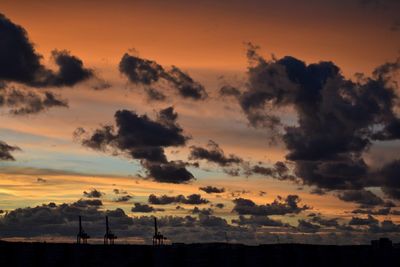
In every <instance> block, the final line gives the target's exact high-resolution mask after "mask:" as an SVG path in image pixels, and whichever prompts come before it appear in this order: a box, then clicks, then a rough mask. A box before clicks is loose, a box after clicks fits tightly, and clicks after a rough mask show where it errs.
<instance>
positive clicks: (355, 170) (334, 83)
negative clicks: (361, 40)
mask: <svg viewBox="0 0 400 267" xmlns="http://www.w3.org/2000/svg"><path fill="white" fill-rule="evenodd" d="M248 57H249V61H250V67H249V69H248V85H247V88H246V90H245V91H243V92H242V93H241V94H240V95H239V96H237V99H238V101H239V103H240V105H241V107H242V110H243V111H244V113H245V114H246V115H247V117H248V119H249V121H250V122H251V123H252V124H253V125H255V126H257V125H259V124H262V125H264V124H266V125H274V126H277V127H278V128H279V129H280V131H281V134H282V140H283V142H284V144H285V146H286V148H287V149H288V154H287V155H286V159H287V160H288V161H292V162H294V163H295V166H294V172H295V174H296V175H297V176H298V177H299V178H300V179H301V180H302V182H303V183H304V184H306V185H310V186H316V187H318V188H319V189H323V190H328V191H329V190H344V189H347V190H360V189H363V188H365V187H369V186H376V187H381V188H382V189H383V191H384V192H385V193H386V194H387V195H388V196H390V197H393V198H397V195H398V194H397V191H398V190H399V188H400V185H399V184H398V183H397V182H396V181H397V180H398V179H397V180H396V179H393V178H392V177H396V174H397V173H398V168H396V166H397V163H396V162H394V163H392V164H389V165H387V166H386V167H384V168H383V169H382V171H381V172H380V173H373V172H372V170H371V168H370V167H369V166H368V165H367V164H366V162H365V161H364V158H363V153H364V152H366V151H368V149H369V147H370V146H371V145H372V143H373V142H374V141H375V140H380V141H385V140H397V139H399V138H400V127H399V126H400V123H399V121H400V118H399V117H398V114H397V113H396V111H395V107H396V106H397V105H398V103H399V98H398V95H397V93H396V92H397V89H398V87H397V84H396V83H395V82H394V81H393V77H394V73H396V72H397V71H398V70H399V68H400V60H396V61H394V62H389V63H386V64H384V65H382V66H380V67H378V68H376V69H375V71H374V72H373V75H372V77H365V76H359V78H358V79H357V80H355V81H353V80H349V79H346V78H345V77H344V76H343V75H342V73H341V70H340V68H339V67H338V66H336V65H335V64H334V63H333V62H319V63H313V64H308V65H307V64H306V63H305V62H303V61H301V60H299V59H297V58H294V57H290V56H286V57H283V58H280V59H275V58H274V59H272V60H266V59H264V58H263V57H261V56H260V55H258V53H257V47H255V46H252V45H250V48H249V50H248ZM283 107H285V108H286V107H292V108H294V110H295V111H296V114H297V116H298V124H297V125H294V126H284V125H283V124H282V123H281V122H280V121H276V120H277V119H278V118H276V117H274V116H273V114H274V110H276V109H279V108H283ZM376 126H379V127H376ZM372 174H373V175H372Z"/></svg>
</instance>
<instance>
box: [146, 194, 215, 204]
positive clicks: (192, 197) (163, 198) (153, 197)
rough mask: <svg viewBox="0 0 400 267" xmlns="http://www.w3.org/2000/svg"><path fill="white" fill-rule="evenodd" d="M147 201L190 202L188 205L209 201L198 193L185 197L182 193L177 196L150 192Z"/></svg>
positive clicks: (162, 202)
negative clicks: (157, 194)
mask: <svg viewBox="0 0 400 267" xmlns="http://www.w3.org/2000/svg"><path fill="white" fill-rule="evenodd" d="M148 201H149V203H150V204H154V205H167V204H173V203H181V204H190V205H199V204H207V203H209V201H208V200H207V199H205V198H202V197H201V195H199V194H192V195H188V196H187V197H185V196H184V195H177V196H167V195H162V196H159V197H157V196H156V195H153V194H151V195H150V196H149V200H148Z"/></svg>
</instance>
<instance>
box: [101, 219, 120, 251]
mask: <svg viewBox="0 0 400 267" xmlns="http://www.w3.org/2000/svg"><path fill="white" fill-rule="evenodd" d="M115 239H117V236H116V235H114V234H113V233H112V232H111V230H110V227H109V226H108V216H106V234H105V235H104V245H108V244H110V245H114V240H115Z"/></svg>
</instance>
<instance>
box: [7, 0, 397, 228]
mask: <svg viewBox="0 0 400 267" xmlns="http://www.w3.org/2000/svg"><path fill="white" fill-rule="evenodd" d="M339 2H340V3H339ZM396 11H398V10H396V9H394V10H393V9H390V8H387V7H384V6H382V7H372V6H363V5H361V4H360V1H358V0H349V1H344V0H343V1H342V0H340V1H333V0H325V1H317V0H299V1H290V0H282V1H272V0H265V1H261V0H250V1H244V0H232V1H228V0H222V1H211V0H204V1H196V2H195V1H183V0H172V1H162V0H159V1H127V0H126V1H124V0H115V1H103V0H98V1H95V0H87V1H77V0H70V1H51V0H42V1H32V0H20V1H12V0H0V13H3V14H5V15H6V16H7V17H8V18H9V19H10V20H11V21H13V22H14V23H16V24H19V25H22V26H23V27H24V28H25V29H26V31H27V33H28V36H29V39H30V40H31V41H32V42H33V43H34V44H35V48H36V50H37V51H38V52H39V53H40V54H41V55H43V62H44V64H45V65H50V66H51V64H52V62H51V60H50V53H51V51H52V50H53V49H67V50H70V51H71V53H72V54H73V55H76V56H77V57H79V58H80V59H82V61H83V62H84V64H85V66H89V67H90V68H93V69H94V71H95V73H96V75H97V74H98V76H99V77H100V78H104V79H105V80H106V81H107V82H110V84H111V85H112V88H111V89H110V90H104V91H95V90H92V88H91V86H90V84H89V83H90V82H91V81H89V82H84V83H82V84H79V85H77V86H76V87H75V88H72V89H67V88H63V89H62V90H58V89H56V90H54V91H57V92H59V93H61V95H62V96H63V97H65V98H66V99H68V101H69V109H67V108H54V109H51V110H49V111H48V112H46V113H41V114H37V115H32V116H26V117H17V116H11V115H8V114H7V113H6V112H5V111H2V113H1V114H0V116H1V118H0V119H1V126H0V140H3V139H4V140H7V143H10V144H16V145H18V146H20V147H21V148H23V149H22V150H23V151H21V152H17V153H15V157H16V159H17V161H16V163H14V162H12V163H3V162H0V210H1V209H4V210H11V209H14V208H17V207H25V206H29V205H31V206H34V205H39V204H41V203H47V202H51V201H55V202H57V203H62V202H72V201H74V200H77V199H79V198H81V197H82V192H83V190H90V189H91V188H96V189H99V190H100V191H102V192H105V193H106V197H105V198H104V203H105V205H106V206H107V208H116V207H118V205H120V204H119V203H118V204H116V203H115V202H112V198H113V197H114V195H113V193H112V192H113V189H115V188H118V187H121V188H123V189H125V190H128V192H129V193H130V194H132V195H134V196H135V201H141V202H146V200H147V197H148V195H149V194H150V193H156V194H159V195H160V194H173V195H177V194H184V195H188V194H193V193H202V194H204V192H200V191H199V187H200V186H206V185H208V184H211V183H212V184H213V185H215V186H220V187H225V188H226V189H227V191H226V192H225V193H224V194H221V195H220V196H219V197H214V196H210V195H206V197H208V198H209V199H210V200H212V201H213V202H221V203H224V204H226V208H225V209H223V210H219V211H217V212H219V214H217V215H221V216H223V217H224V218H230V219H231V218H233V217H234V216H236V214H232V212H231V210H232V207H233V204H232V196H231V195H230V193H232V192H235V191H237V190H243V189H246V190H248V192H246V193H242V196H243V197H246V198H251V199H253V200H254V201H255V202H256V203H257V204H265V203H270V202H272V201H273V200H274V199H275V198H276V197H277V196H278V195H281V196H286V195H288V194H298V195H300V197H301V198H302V199H303V202H304V203H305V204H308V205H310V206H312V207H313V210H310V211H307V212H306V213H309V212H310V213H311V212H322V213H323V214H324V215H326V216H330V217H341V218H346V219H348V218H350V217H351V216H350V215H349V214H348V213H347V212H348V211H350V210H352V209H353V208H355V207H356V204H354V203H349V202H343V201H341V200H339V199H338V198H337V197H336V196H335V195H334V193H332V194H327V195H324V196H320V195H316V194H311V193H310V190H311V188H310V187H307V186H304V188H299V187H300V185H299V184H294V183H292V182H287V181H286V182H282V181H277V180H274V179H267V178H265V177H251V178H248V177H228V176H227V175H226V173H224V172H223V171H222V170H221V169H220V168H218V166H215V165H212V164H211V165H207V164H206V163H205V164H204V165H202V167H203V169H201V170H194V172H195V174H196V177H198V179H197V180H196V181H194V182H193V183H192V184H183V185H174V186H173V187H171V185H168V184H167V185H166V184H160V183H156V182H152V181H149V180H143V179H141V178H140V177H139V176H138V175H137V171H138V170H139V168H140V164H139V163H138V162H134V161H132V160H127V159H126V158H123V157H122V156H121V157H111V156H110V155H107V154H102V153H99V152H94V151H92V150H89V149H87V148H84V147H82V146H81V145H80V144H78V143H77V142H74V141H73V140H72V133H73V131H74V130H75V129H76V128H77V127H80V126H84V127H85V128H87V129H89V130H93V129H95V128H96V127H98V125H101V124H103V125H104V124H109V123H112V122H113V115H114V112H115V111H116V110H118V109H123V108H125V109H129V110H135V111H137V113H138V114H149V116H150V117H154V114H155V111H156V110H160V109H161V108H165V107H166V106H167V105H171V106H174V108H175V110H176V111H177V112H178V114H179V119H178V121H179V124H180V125H181V126H182V128H183V129H184V131H185V134H188V135H190V136H191V137H192V139H191V140H190V141H189V144H188V147H189V146H190V145H199V146H200V145H201V146H204V145H205V144H206V143H207V141H208V140H209V139H213V140H215V141H216V142H217V143H218V144H220V145H221V147H222V148H223V150H224V151H225V152H226V154H231V153H232V154H237V155H240V156H241V157H242V158H243V159H245V160H249V161H251V162H258V161H263V162H266V163H267V164H272V163H274V162H276V161H279V160H285V155H286V154H287V151H286V149H285V148H284V147H283V145H282V144H280V145H277V146H268V144H267V133H266V132H265V129H262V130H260V129H254V128H251V127H248V126H249V125H248V121H247V119H246V117H245V115H244V114H243V112H242V110H241V109H240V107H239V106H238V103H236V102H234V101H232V102H229V100H224V102H223V103H221V100H220V98H217V97H215V98H212V97H211V99H210V100H207V102H204V103H203V102H201V103H197V102H196V103H195V102H188V101H186V100H182V99H168V100H167V101H166V102H163V103H151V104H150V103H149V101H148V100H146V99H144V94H143V93H141V92H140V91H139V90H137V89H138V88H137V87H136V86H135V85H130V84H128V82H127V79H126V77H123V76H122V75H121V74H120V73H119V72H118V63H119V61H120V59H121V57H122V55H123V54H124V53H125V52H126V51H128V50H129V51H130V52H131V53H138V55H139V56H140V57H143V58H148V59H152V60H155V61H157V63H159V64H161V65H163V66H168V65H176V66H178V67H179V68H182V69H183V70H184V71H187V72H188V73H189V74H190V76H192V77H193V78H194V79H195V80H196V81H197V80H198V81H200V82H201V84H203V85H204V86H205V88H206V89H207V92H209V94H210V95H211V96H216V95H217V90H218V89H219V87H220V86H221V84H223V83H224V82H226V81H228V80H229V82H232V83H233V84H234V85H236V84H235V83H237V84H238V85H239V87H240V86H242V85H243V84H244V83H245V71H246V68H247V66H248V62H247V58H246V47H245V43H246V42H252V43H254V44H256V45H259V46H260V47H261V50H260V53H261V54H262V55H263V56H265V57H269V56H270V54H274V55H276V56H277V57H282V56H285V55H291V56H294V57H297V58H299V59H301V60H305V61H306V62H307V63H311V62H318V61H321V60H331V61H333V62H334V63H335V64H336V65H338V66H340V67H341V69H342V71H343V72H344V74H345V75H346V76H352V75H353V74H354V73H356V72H366V73H368V74H369V73H370V72H371V71H372V70H373V69H374V68H375V67H376V66H379V65H381V64H383V63H385V62H388V61H391V60H393V59H395V58H397V57H398V56H399V55H400V30H397V31H393V30H391V29H390V27H391V25H392V24H393V23H394V22H395V21H396V19H398V18H397V17H396V16H397V14H398V13H397V12H396ZM133 51H136V52H133ZM220 76H224V78H221V77H220ZM280 115H284V116H286V117H285V119H286V120H287V121H290V122H292V123H295V121H296V114H294V111H293V110H292V109H287V110H281V114H280ZM188 147H185V148H181V147H179V150H180V151H179V153H176V152H175V151H173V150H174V149H175V148H174V149H167V151H166V153H167V156H168V159H169V160H180V159H186V158H187V155H188V153H189V148H188ZM382 151H383V152H382ZM381 154H384V156H381ZM395 154H396V148H393V149H391V148H385V147H383V148H382V147H379V148H373V149H371V151H369V152H368V154H367V155H366V156H365V158H366V161H367V162H368V164H371V165H373V164H374V162H378V163H377V165H379V164H382V163H383V162H387V161H390V160H392V159H393V158H394V157H396V155H395ZM203 163H204V162H203ZM39 176H40V177H42V178H44V179H46V180H47V181H48V182H47V183H46V184H45V186H44V185H43V184H39V183H38V181H37V178H38V177H39ZM260 191H266V192H268V194H267V195H266V196H260V195H259V192H260ZM381 195H382V194H381ZM303 202H302V203H303ZM121 205H122V208H124V210H125V211H126V212H127V214H130V215H132V214H133V213H132V212H131V211H130V208H131V206H132V203H128V204H121ZM187 212H188V210H185V211H177V210H175V205H174V206H172V205H170V206H168V207H167V209H166V211H165V213H164V212H163V213H161V214H175V215H176V214H178V215H185V214H186V213H187ZM301 216H303V215H301ZM304 216H306V215H304ZM380 219H385V218H384V217H380ZM283 220H284V221H285V220H286V221H293V220H294V219H293V218H292V217H290V218H289V216H287V217H286V218H283ZM399 220H400V219H398V218H397V217H396V218H395V219H393V221H395V222H399Z"/></svg>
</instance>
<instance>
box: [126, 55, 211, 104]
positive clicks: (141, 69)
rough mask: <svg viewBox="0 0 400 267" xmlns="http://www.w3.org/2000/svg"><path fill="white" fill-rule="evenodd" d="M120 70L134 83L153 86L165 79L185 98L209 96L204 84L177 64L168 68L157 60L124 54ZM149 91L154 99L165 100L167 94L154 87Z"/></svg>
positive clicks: (195, 98) (198, 98)
mask: <svg viewBox="0 0 400 267" xmlns="http://www.w3.org/2000/svg"><path fill="white" fill-rule="evenodd" d="M119 71H120V72H121V73H122V74H124V75H126V76H127V77H128V79H129V81H130V82H132V83H134V84H142V85H144V86H151V85H153V84H155V83H157V82H161V81H165V82H167V83H169V84H170V85H172V86H173V87H174V88H175V89H176V90H177V92H178V94H179V95H180V96H181V97H183V98H190V99H193V100H202V99H205V98H207V93H206V91H205V89H204V87H203V85H201V84H200V83H198V82H196V81H194V80H193V79H192V78H191V77H190V76H189V75H188V74H186V73H184V72H183V71H181V70H180V69H179V68H177V67H175V66H172V67H171V69H170V70H166V69H164V68H163V67H162V66H161V65H159V64H158V63H156V62H155V61H151V60H147V59H142V58H139V57H137V56H133V55H129V54H124V55H123V57H122V59H121V61H120V63H119ZM149 90H150V91H149ZM147 93H148V95H149V97H150V98H151V99H153V100H154V99H156V100H163V99H164V98H165V95H163V94H160V92H158V91H154V89H152V90H151V89H147ZM154 97H155V98H154Z"/></svg>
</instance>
